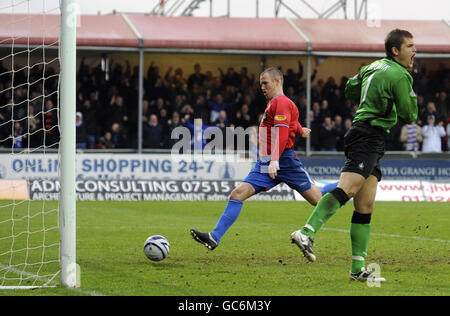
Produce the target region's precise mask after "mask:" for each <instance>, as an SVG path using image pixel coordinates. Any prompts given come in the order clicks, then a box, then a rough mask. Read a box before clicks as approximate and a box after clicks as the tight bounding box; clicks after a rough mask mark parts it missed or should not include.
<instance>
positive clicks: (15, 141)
mask: <svg viewBox="0 0 450 316" xmlns="http://www.w3.org/2000/svg"><path fill="white" fill-rule="evenodd" d="M34 68H35V69H34V70H33V71H31V72H30V74H29V76H28V77H29V78H27V76H26V75H25V70H22V71H15V72H14V76H11V74H12V73H11V72H8V71H7V70H6V69H5V68H3V67H2V66H1V65H0V74H1V75H0V91H2V93H1V94H0V105H1V106H0V147H7V148H10V147H11V146H12V147H17V148H20V147H21V146H22V147H40V146H43V145H45V146H48V147H51V146H57V142H58V139H59V131H58V112H57V111H58V109H57V107H56V105H57V104H58V103H57V101H58V100H57V97H58V94H57V93H56V92H55V91H57V86H58V80H57V76H56V75H54V71H53V70H52V68H50V67H49V68H47V69H46V73H45V75H44V76H43V73H42V69H39V67H34ZM109 69H111V70H110V71H109V72H105V70H104V69H103V68H102V66H101V65H100V64H99V65H98V66H96V67H91V66H88V64H87V63H86V62H85V60H84V59H82V60H81V62H80V66H79V70H78V73H77V105H76V106H77V115H76V116H77V117H76V126H77V147H79V148H88V149H95V148H105V149H112V148H137V144H138V142H137V135H138V118H139V116H138V84H139V76H138V68H137V67H131V66H130V64H129V63H126V65H122V64H120V63H114V61H111V65H110V68H109ZM217 70H218V73H219V74H220V75H218V76H214V75H213V74H212V72H211V71H209V70H207V71H205V72H203V69H202V67H201V64H195V65H194V66H193V71H192V73H188V74H185V73H184V72H183V70H182V69H181V68H176V69H173V68H169V69H168V70H167V71H166V72H165V73H161V71H160V68H159V67H158V64H157V63H155V62H152V63H151V65H150V66H149V68H148V69H147V72H146V76H145V79H144V96H143V102H142V103H143V113H142V114H143V122H140V124H142V128H143V140H142V144H143V148H153V149H169V148H171V147H172V146H173V144H174V143H175V142H176V140H173V139H171V137H170V136H171V133H172V131H173V130H174V129H175V128H176V127H179V126H187V127H189V125H190V124H192V123H193V120H194V119H195V118H201V119H202V122H203V125H204V126H217V127H218V128H220V129H223V130H224V129H226V128H235V127H238V126H241V127H243V128H244V129H245V128H247V127H250V126H258V125H259V121H260V120H261V117H262V114H263V112H264V110H265V108H266V105H267V100H265V98H264V96H263V95H262V93H261V92H260V90H259V77H258V74H256V75H255V74H250V73H249V72H248V70H247V68H246V67H245V66H243V67H241V69H234V68H232V67H229V68H228V69H226V70H224V69H222V68H220V67H219V68H218V69H217ZM282 71H283V73H284V74H285V77H284V92H285V94H286V95H287V96H288V97H289V98H290V99H291V100H292V101H294V102H295V104H296V105H297V107H298V109H299V113H300V118H299V120H300V123H301V124H302V125H303V126H306V116H307V115H309V117H310V120H311V129H312V133H311V149H312V150H314V151H342V150H343V145H344V144H343V138H344V135H345V133H346V131H347V130H348V129H349V128H350V126H351V121H352V119H353V117H354V115H355V112H356V110H357V107H358V105H357V104H356V103H354V102H353V101H351V100H346V98H345V97H344V90H345V84H346V81H347V78H345V77H342V78H340V79H339V81H337V80H336V79H335V78H334V77H332V76H330V77H329V78H328V79H326V80H323V79H320V78H316V77H317V71H316V70H315V71H314V72H313V74H312V76H311V81H312V91H311V111H310V112H309V113H307V112H308V111H307V99H306V78H305V73H304V68H303V65H302V63H301V62H300V61H299V62H298V65H297V67H296V69H292V68H291V69H286V70H285V69H282ZM413 75H414V79H415V83H414V90H415V92H416V94H417V97H418V105H419V119H418V120H417V122H415V123H414V124H411V125H406V124H404V123H403V122H401V121H400V122H399V123H398V124H397V125H396V126H395V127H394V128H393V129H392V131H391V133H390V134H389V135H388V142H387V150H397V151H401V150H411V151H437V152H440V151H447V150H449V149H450V146H449V144H448V143H447V140H450V110H449V107H450V100H449V96H448V95H449V93H450V69H448V68H446V67H440V68H439V70H438V71H435V72H431V71H427V69H426V68H425V67H422V68H421V69H420V71H418V72H415V73H414V74H413ZM43 92H44V93H43ZM42 104H44V109H42ZM11 119H13V120H11ZM13 121H14V125H11V124H12V122H13ZM445 129H446V130H445ZM247 149H248V148H247ZM295 149H297V150H304V149H305V140H304V139H303V138H297V142H296V144H295Z"/></svg>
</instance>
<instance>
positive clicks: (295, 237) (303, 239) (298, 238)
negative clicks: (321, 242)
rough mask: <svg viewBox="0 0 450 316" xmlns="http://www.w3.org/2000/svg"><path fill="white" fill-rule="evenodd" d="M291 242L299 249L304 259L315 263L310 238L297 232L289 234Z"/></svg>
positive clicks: (312, 241)
mask: <svg viewBox="0 0 450 316" xmlns="http://www.w3.org/2000/svg"><path fill="white" fill-rule="evenodd" d="M291 241H292V243H295V244H296V245H297V246H298V247H299V248H300V250H301V251H302V252H303V256H305V257H306V259H308V260H309V261H311V262H314V261H316V255H314V252H313V251H312V248H313V246H314V239H313V238H312V237H311V236H308V235H304V234H302V233H301V231H300V230H297V231H295V232H293V233H292V234H291Z"/></svg>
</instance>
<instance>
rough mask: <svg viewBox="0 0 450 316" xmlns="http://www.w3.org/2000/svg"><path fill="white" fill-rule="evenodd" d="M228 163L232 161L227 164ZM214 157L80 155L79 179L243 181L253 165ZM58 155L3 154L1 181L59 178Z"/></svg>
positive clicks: (78, 158)
mask: <svg viewBox="0 0 450 316" xmlns="http://www.w3.org/2000/svg"><path fill="white" fill-rule="evenodd" d="M228 160H229V161H228ZM228 160H227V159H225V158H220V159H219V156H217V157H214V156H211V157H208V156H205V157H199V158H196V157H195V156H176V157H175V158H173V157H172V156H171V155H169V154H162V155H148V154H147V155H146V154H142V155H139V154H78V155H77V179H161V180H162V179H166V180H167V179H177V180H183V179H225V180H234V179H242V177H244V176H245V175H247V173H248V172H249V171H250V169H251V168H252V166H253V162H251V161H244V160H243V161H239V162H236V160H239V159H236V158H235V157H233V156H230V157H229V159H228ZM58 168H59V160H58V155H57V154H47V155H39V154H34V155H1V160H0V179H1V178H3V179H25V178H27V179H42V178H45V179H52V178H57V177H58Z"/></svg>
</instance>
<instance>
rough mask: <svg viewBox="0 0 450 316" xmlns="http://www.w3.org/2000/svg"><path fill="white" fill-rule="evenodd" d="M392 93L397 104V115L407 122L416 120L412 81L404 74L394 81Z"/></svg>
mask: <svg viewBox="0 0 450 316" xmlns="http://www.w3.org/2000/svg"><path fill="white" fill-rule="evenodd" d="M393 95H394V98H395V105H396V106H397V115H398V116H399V117H400V118H401V119H403V120H404V121H405V122H407V123H413V122H415V121H416V120H417V115H418V108H417V97H416V94H415V93H414V91H413V88H412V82H410V80H408V78H407V77H406V76H405V77H403V78H401V79H400V80H398V81H397V82H395V83H394V85H393Z"/></svg>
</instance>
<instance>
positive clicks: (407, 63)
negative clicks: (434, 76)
mask: <svg viewBox="0 0 450 316" xmlns="http://www.w3.org/2000/svg"><path fill="white" fill-rule="evenodd" d="M395 50H397V49H396V48H395ZM397 51H398V55H397V56H396V60H397V62H398V63H399V64H400V65H402V66H403V67H405V68H406V69H408V70H409V71H411V70H412V69H413V66H414V56H415V55H416V52H417V51H416V46H415V45H414V41H413V39H412V38H408V37H404V38H403V43H402V46H400V50H397Z"/></svg>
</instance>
